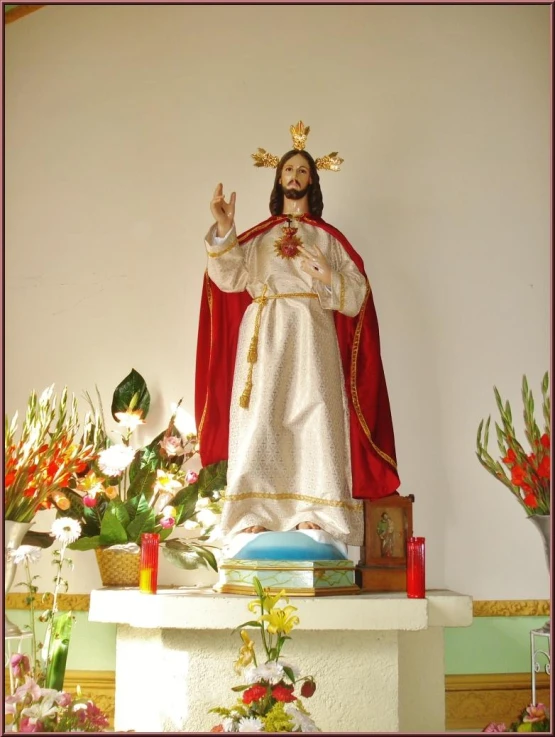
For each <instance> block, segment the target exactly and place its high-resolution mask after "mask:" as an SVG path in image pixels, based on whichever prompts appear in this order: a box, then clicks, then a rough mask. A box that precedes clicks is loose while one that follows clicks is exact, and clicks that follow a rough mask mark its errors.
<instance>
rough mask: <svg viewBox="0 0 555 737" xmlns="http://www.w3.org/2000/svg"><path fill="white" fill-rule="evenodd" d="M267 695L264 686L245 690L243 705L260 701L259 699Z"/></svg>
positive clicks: (257, 685)
mask: <svg viewBox="0 0 555 737" xmlns="http://www.w3.org/2000/svg"><path fill="white" fill-rule="evenodd" d="M267 693H268V689H267V688H266V686H261V685H260V684H256V686H252V687H251V688H247V690H246V691H245V693H244V694H243V704H251V703H252V702H253V701H260V699H263V698H264V696H266V694H267Z"/></svg>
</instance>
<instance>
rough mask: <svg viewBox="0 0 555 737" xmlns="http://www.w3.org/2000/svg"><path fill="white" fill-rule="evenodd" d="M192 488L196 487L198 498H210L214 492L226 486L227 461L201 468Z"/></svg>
mask: <svg viewBox="0 0 555 737" xmlns="http://www.w3.org/2000/svg"><path fill="white" fill-rule="evenodd" d="M192 485H193V486H198V491H199V496H200V497H204V496H211V495H212V493H213V492H214V491H221V490H222V489H225V487H226V485H227V461H219V462H218V463H211V464H210V465H209V466H205V467H204V468H201V470H200V471H199V475H198V480H197V481H196V482H195V484H192Z"/></svg>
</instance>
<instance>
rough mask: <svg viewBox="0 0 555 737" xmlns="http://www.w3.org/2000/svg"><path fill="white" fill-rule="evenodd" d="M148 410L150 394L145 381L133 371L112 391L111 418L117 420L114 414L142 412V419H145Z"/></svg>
mask: <svg viewBox="0 0 555 737" xmlns="http://www.w3.org/2000/svg"><path fill="white" fill-rule="evenodd" d="M149 409H150V393H149V391H148V388H147V385H146V381H145V380H144V379H143V377H142V376H141V374H140V373H139V372H138V371H135V369H131V372H130V373H129V374H128V375H127V376H126V377H125V379H123V381H121V382H120V383H119V384H118V385H117V387H116V388H115V390H114V395H113V398H112V408H111V411H112V417H113V418H114V420H117V417H116V412H127V411H128V410H129V411H137V410H141V411H142V419H143V420H144V419H146V416H147V415H148V411H149Z"/></svg>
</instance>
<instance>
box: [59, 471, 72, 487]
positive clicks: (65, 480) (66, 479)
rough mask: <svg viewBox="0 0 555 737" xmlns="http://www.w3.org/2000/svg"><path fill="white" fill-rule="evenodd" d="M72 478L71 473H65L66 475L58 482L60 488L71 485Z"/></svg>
mask: <svg viewBox="0 0 555 737" xmlns="http://www.w3.org/2000/svg"><path fill="white" fill-rule="evenodd" d="M70 478H71V474H70V473H64V475H63V476H62V477H61V478H60V480H59V481H58V485H59V486H67V485H68V484H69V480H70Z"/></svg>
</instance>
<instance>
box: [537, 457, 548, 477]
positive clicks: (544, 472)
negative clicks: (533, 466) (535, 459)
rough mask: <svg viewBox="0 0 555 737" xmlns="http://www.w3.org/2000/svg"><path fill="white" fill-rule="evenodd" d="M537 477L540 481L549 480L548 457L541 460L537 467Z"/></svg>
mask: <svg viewBox="0 0 555 737" xmlns="http://www.w3.org/2000/svg"><path fill="white" fill-rule="evenodd" d="M538 476H539V477H540V478H542V479H549V478H551V465H550V463H549V456H545V457H544V458H542V462H541V463H540V465H539V466H538Z"/></svg>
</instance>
